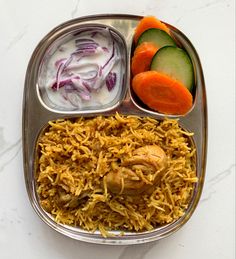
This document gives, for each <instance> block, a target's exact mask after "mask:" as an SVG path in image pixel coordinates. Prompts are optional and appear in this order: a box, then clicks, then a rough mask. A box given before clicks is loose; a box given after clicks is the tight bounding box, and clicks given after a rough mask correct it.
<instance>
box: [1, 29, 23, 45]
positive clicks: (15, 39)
mask: <svg viewBox="0 0 236 259" xmlns="http://www.w3.org/2000/svg"><path fill="white" fill-rule="evenodd" d="M26 32H27V28H24V30H22V31H21V32H19V33H18V34H17V35H15V36H14V37H13V38H12V40H11V41H10V42H9V43H8V45H7V48H6V50H10V49H11V48H13V47H14V46H15V45H16V44H17V43H18V42H19V41H20V40H22V38H23V37H24V36H25V34H26Z"/></svg>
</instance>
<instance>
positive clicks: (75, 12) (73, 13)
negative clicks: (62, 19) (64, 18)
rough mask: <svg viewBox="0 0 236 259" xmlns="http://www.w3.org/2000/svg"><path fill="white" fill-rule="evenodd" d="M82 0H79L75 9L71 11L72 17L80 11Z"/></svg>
mask: <svg viewBox="0 0 236 259" xmlns="http://www.w3.org/2000/svg"><path fill="white" fill-rule="evenodd" d="M79 3H80V0H77V2H76V4H75V7H74V9H73V10H72V11H71V18H75V16H76V14H77V13H78V8H79Z"/></svg>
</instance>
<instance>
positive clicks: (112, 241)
mask: <svg viewBox="0 0 236 259" xmlns="http://www.w3.org/2000/svg"><path fill="white" fill-rule="evenodd" d="M121 17H124V19H127V20H129V19H132V20H138V19H141V18H142V17H143V16H138V15H129V14H124V15H123V14H108V15H106V14H100V15H90V16H83V17H80V18H75V19H72V20H69V21H66V22H64V23H62V24H60V25H59V26H57V27H55V28H54V29H53V30H52V31H54V30H55V29H57V28H61V27H63V26H64V25H65V24H69V23H73V22H83V21H86V20H88V19H92V20H93V21H94V20H100V19H111V18H121ZM87 22H90V21H87ZM166 24H167V23H166ZM167 25H168V26H170V27H171V28H174V29H175V30H176V31H178V32H179V33H181V35H182V36H184V37H186V36H185V35H184V34H183V33H182V32H181V31H179V30H178V29H176V28H175V27H173V26H172V25H169V24H167ZM52 31H51V32H52ZM45 37H46V36H45ZM186 39H187V40H188V38H187V37H186ZM188 41H189V43H190V44H191V47H192V48H193V50H194V51H195V54H196V56H197V59H198V61H199V64H200V73H201V75H202V80H203V81H202V84H201V85H202V87H203V88H204V89H202V90H203V93H202V94H203V97H204V101H205V106H204V107H205V109H204V125H205V129H204V130H203V133H204V137H203V138H204V140H205V143H204V147H203V150H204V154H203V158H204V161H203V162H202V164H201V171H202V177H201V183H199V186H200V187H199V191H198V194H197V196H196V199H195V208H194V210H195V209H196V207H197V204H198V201H199V199H200V196H201V192H202V188H203V183H204V178H205V168H206V155H207V154H206V153H207V121H208V120H207V103H206V91H205V83H204V77H203V71H202V67H201V63H200V59H199V57H198V54H197V52H196V50H195V48H194V47H193V45H192V43H191V42H190V40H188ZM41 43H42V41H41V42H40V43H39V44H38V46H37V47H36V49H35V51H36V50H37V48H38V47H39V46H40V44H41ZM34 53H35V52H34ZM34 53H33V54H32V56H31V59H30V60H32V57H33V56H34ZM29 65H30V62H29ZM29 65H28V68H27V73H26V78H25V89H24V98H23V118H22V119H23V123H22V135H23V160H24V174H25V184H26V189H27V192H28V197H29V199H30V203H31V205H32V206H33V208H34V210H35V211H36V213H37V214H38V215H39V217H40V218H41V219H42V220H43V221H44V222H45V219H44V218H42V215H41V212H40V211H39V210H38V208H37V206H36V205H37V204H35V203H34V201H33V197H32V192H31V191H30V189H29V185H30V183H29V181H28V180H27V178H28V175H27V174H28V173H29V172H28V166H27V154H26V153H27V152H26V148H25V147H26V146H27V134H26V133H27V132H26V131H27V130H26V127H25V126H26V124H27V118H26V113H27V108H28V105H27V102H26V101H27V96H28V95H27V94H29V93H28V92H27V84H28V80H29V78H28V77H27V76H29V74H30V75H32V70H30V69H29ZM196 98H197V97H196ZM111 112H113V111H111ZM27 114H28V113H27ZM57 115H58V114H57ZM65 115H67V117H68V115H70V114H63V115H62V117H65ZM81 115H82V116H86V114H80V115H78V114H73V115H72V117H75V116H76V117H78V116H81ZM147 116H150V114H149V115H147ZM157 117H158V116H157ZM167 117H168V116H167ZM157 119H163V118H162V117H161V118H157ZM180 122H181V118H180ZM39 132H40V131H39ZM31 184H32V183H31ZM194 210H193V211H191V214H188V217H187V218H186V219H185V222H184V223H183V224H181V225H180V226H177V227H176V228H175V229H174V230H173V229H172V230H171V232H170V233H165V235H164V236H154V237H148V238H141V237H140V238H138V239H135V240H132V239H129V240H128V241H127V239H125V240H123V239H122V237H118V238H119V239H118V240H117V238H115V239H112V238H111V239H109V238H106V239H105V240H104V238H99V239H96V238H95V239H94V235H93V234H91V233H89V232H88V233H87V234H88V235H89V237H84V236H83V237H82V236H79V237H78V234H72V233H71V234H70V235H68V233H67V232H66V231H63V229H60V228H59V226H58V224H49V222H45V223H46V224H47V225H49V226H50V227H52V228H53V229H55V230H56V231H58V232H60V233H62V234H64V235H67V236H70V237H72V238H74V239H78V240H81V241H86V242H91V243H100V244H115V245H117V244H121V245H124V244H127V245H128V244H134V243H139V242H142V243H143V242H149V241H154V240H157V239H160V238H163V237H166V236H168V235H170V234H172V233H174V232H175V231H177V230H178V229H179V228H180V227H182V226H183V225H184V224H185V223H186V222H187V221H188V220H189V218H190V217H191V216H192V214H193V212H194ZM181 219H182V217H181ZM91 235H92V236H91ZM134 235H139V234H138V233H134ZM139 236H140V235H139Z"/></svg>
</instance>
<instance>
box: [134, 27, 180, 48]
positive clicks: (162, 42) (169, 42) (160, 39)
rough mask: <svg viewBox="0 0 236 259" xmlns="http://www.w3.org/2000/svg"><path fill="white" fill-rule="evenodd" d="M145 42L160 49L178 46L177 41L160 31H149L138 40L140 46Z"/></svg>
mask: <svg viewBox="0 0 236 259" xmlns="http://www.w3.org/2000/svg"><path fill="white" fill-rule="evenodd" d="M143 42H153V43H154V44H155V45H156V46H157V47H158V48H162V47H164V46H176V43H175V41H174V40H173V39H172V38H171V36H170V35H169V34H168V33H166V32H165V31H162V30H159V29H154V28H152V29H148V30H146V31H144V32H143V33H142V34H141V36H140V37H139V39H138V45H139V44H141V43H143Z"/></svg>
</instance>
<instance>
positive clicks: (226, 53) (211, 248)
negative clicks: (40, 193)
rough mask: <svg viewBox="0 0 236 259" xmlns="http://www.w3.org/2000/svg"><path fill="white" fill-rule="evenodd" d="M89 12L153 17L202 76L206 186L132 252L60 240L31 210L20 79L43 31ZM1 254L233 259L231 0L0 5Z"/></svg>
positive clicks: (12, 1)
mask: <svg viewBox="0 0 236 259" xmlns="http://www.w3.org/2000/svg"><path fill="white" fill-rule="evenodd" d="M97 13H131V14H141V15H148V14H152V15H156V16H157V17H159V19H161V20H164V21H166V22H168V23H170V24H173V25H174V26H176V27H178V28H179V29H180V30H182V31H183V32H184V33H185V34H186V35H187V37H189V38H190V40H191V41H192V43H193V44H194V46H195V47H196V49H197V51H198V53H199V56H200V58H201V61H202V66H203V70H204V75H205V81H206V88H207V97H208V112H209V143H208V160H207V169H206V181H205V186H204V190H203V194H202V197H201V201H200V203H199V206H198V207H197V209H196V211H195V213H194V215H193V216H192V218H191V219H190V221H189V222H188V223H187V224H186V225H185V226H184V227H183V228H182V229H181V230H179V231H178V232H177V233H175V234H173V235H172V236H170V237H168V238H166V239H164V240H161V241H158V242H153V243H150V244H142V245H138V246H137V245H136V246H119V247H115V246H101V245H93V244H87V243H83V242H79V241H75V240H71V239H69V238H67V237H64V236H62V235H60V234H58V233H56V232H54V231H53V230H51V229H50V228H49V227H48V226H46V225H45V224H44V223H43V222H42V221H41V220H40V219H39V218H38V216H37V215H36V214H35V212H34V211H33V209H32V207H31V205H30V203H29V200H28V197H27V193H26V189H25V185H24V176H23V168H22V152H21V147H22V143H21V118H22V95H23V87H24V76H25V71H26V67H27V63H28V61H29V59H30V56H31V54H32V51H33V50H34V48H35V46H36V45H37V43H38V42H39V40H40V39H41V38H42V37H43V36H44V35H45V34H46V33H47V32H48V31H50V30H51V29H52V28H54V27H55V26H57V25H58V24H60V23H61V22H64V21H66V20H68V19H71V18H74V17H79V16H82V15H89V14H97ZM0 59H1V63H0V79H1V83H0V89H1V94H0V96H1V102H0V258H1V259H7V258H9V259H12V258H19V259H21V258H22V259H28V258H30V259H36V258H44V259H48V258H50V259H51V258H57V259H61V258H67V259H74V258H88V259H90V258H91V259H93V258H96V259H100V258H101V259H108V258H112V259H118V258H119V259H130V258H132V259H143V258H144V259H147V258H150V259H154V258H163V259H172V258H175V259H177V258H181V259H188V258H191V259H199V258H201V259H208V258H214V259H223V258H225V259H233V258H234V256H235V254H234V253H235V248H234V243H235V1H234V0H196V1H189V0H179V1H174V0H165V1H161V0H136V1H133V0H119V1H111V0H100V1H98V0H67V1H62V0H61V1H56V0H51V1H46V0H41V1H39V0H37V1H36V0H21V1H16V0H0Z"/></svg>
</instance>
